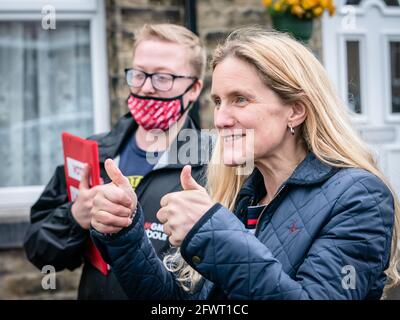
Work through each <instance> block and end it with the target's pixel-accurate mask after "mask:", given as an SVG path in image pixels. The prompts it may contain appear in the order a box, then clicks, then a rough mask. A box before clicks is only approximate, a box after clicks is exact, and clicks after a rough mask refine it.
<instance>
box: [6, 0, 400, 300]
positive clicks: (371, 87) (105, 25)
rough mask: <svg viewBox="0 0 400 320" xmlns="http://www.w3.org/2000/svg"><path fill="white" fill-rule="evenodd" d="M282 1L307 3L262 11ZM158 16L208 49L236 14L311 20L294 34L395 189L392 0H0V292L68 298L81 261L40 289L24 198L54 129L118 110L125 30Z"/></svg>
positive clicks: (123, 90) (398, 43)
mask: <svg viewBox="0 0 400 320" xmlns="http://www.w3.org/2000/svg"><path fill="white" fill-rule="evenodd" d="M285 5H286V6H287V5H290V6H292V10H290V13H289V15H291V16H292V17H293V16H296V15H300V14H301V12H302V11H301V10H303V11H305V10H306V11H307V10H308V12H312V14H310V15H308V16H307V17H308V19H306V20H308V22H307V24H302V25H300V26H297V25H293V24H292V22H289V23H286V25H285V26H286V27H285V26H282V22H280V23H279V24H278V22H277V21H275V18H274V19H273V18H272V17H273V14H272V13H273V11H275V12H279V11H280V9H281V8H282V6H285ZM295 5H297V6H298V7H295ZM312 8H314V9H313V10H309V9H312ZM325 9H326V10H325ZM52 17H55V20H54V21H52V20H51V19H47V18H52ZM289 18H290V17H289ZM53 22H55V24H53ZM164 22H169V23H176V24H181V25H185V26H187V27H188V28H189V29H191V30H192V31H194V32H196V33H197V34H199V36H200V37H201V38H202V40H203V41H204V44H205V45H206V47H207V50H208V56H210V55H211V53H212V51H213V49H214V48H215V46H216V45H217V43H218V42H219V41H221V40H222V39H224V37H225V36H226V35H227V34H228V33H229V32H230V31H232V30H234V29H236V28H238V27H241V26H246V25H255V24H256V25H260V26H263V27H265V28H266V29H270V28H272V26H274V27H275V28H278V27H279V28H283V30H286V31H293V32H294V31H296V30H297V31H306V30H309V32H308V33H309V34H308V35H306V36H305V35H304V34H302V35H298V36H299V37H300V39H302V40H303V41H305V43H306V45H307V46H308V47H309V48H310V49H311V50H312V51H313V53H314V54H315V56H316V57H317V58H318V59H319V60H320V61H321V62H322V63H323V65H324V66H325V68H326V69H327V71H328V73H329V75H330V77H331V79H332V81H333V82H334V84H335V86H336V88H337V90H338V91H339V93H340V96H341V97H342V99H343V100H344V101H346V102H347V105H348V107H349V109H350V110H351V111H353V112H354V115H353V121H354V125H355V126H356V127H357V129H358V130H359V132H360V134H361V135H362V137H363V139H364V140H365V141H367V142H368V143H369V144H370V145H371V146H372V147H373V148H374V150H375V152H376V154H377V157H378V158H379V162H380V166H381V168H382V169H383V170H384V172H385V173H386V175H387V176H388V177H389V179H390V180H391V182H392V183H393V185H394V186H395V188H396V189H397V191H398V192H400V3H399V0H362V1H361V0H349V1H344V0H335V1H332V0H321V1H320V0H278V2H277V1H276V0H274V1H272V0H269V1H262V0H198V1H195V0H186V1H185V0H81V1H79V0H54V1H50V0H47V1H36V0H29V1H28V0H0V299H75V298H76V287H77V284H78V282H79V277H80V269H78V270H74V271H73V272H71V271H63V272H61V273H59V274H57V289H56V290H48V291H47V290H44V289H43V288H42V285H41V280H42V278H43V276H44V274H42V273H41V272H40V270H37V269H35V268H34V267H33V266H32V265H30V263H29V262H28V261H27V260H26V258H25V254H24V252H23V250H22V240H23V236H24V233H25V230H26V227H27V224H28V221H29V207H30V206H31V205H32V204H33V202H34V201H35V200H36V199H37V198H38V196H39V194H40V193H41V191H42V190H43V188H44V185H45V184H46V183H47V181H48V180H49V179H50V177H51V175H52V173H53V171H54V169H55V167H56V166H57V165H58V164H61V163H62V161H63V160H62V149H61V138H60V135H61V132H62V131H68V132H71V133H73V134H76V135H79V136H81V137H86V136H89V135H91V134H93V133H99V132H104V131H107V130H109V129H110V127H111V126H112V124H114V123H115V121H116V120H117V119H118V118H119V117H120V116H122V115H123V114H125V113H126V112H127V111H128V109H127V107H126V104H125V100H126V98H127V96H128V92H129V90H128V88H127V86H126V85H125V80H124V68H128V67H130V66H131V63H132V61H131V59H132V44H133V30H134V29H135V28H138V27H140V26H142V25H143V24H144V23H164ZM291 24H292V25H291ZM285 28H286V29H285ZM291 28H292V29H291ZM308 37H309V39H308ZM210 82H211V74H210V71H209V70H208V72H207V76H206V79H205V90H204V92H203V94H202V96H201V98H200V101H199V103H198V104H197V105H196V107H195V108H194V109H193V110H192V111H191V112H192V116H193V117H194V118H195V119H196V120H197V121H198V122H199V123H200V124H201V126H202V127H203V128H212V127H213V111H212V108H211V103H210V101H209V97H208V94H209V88H210ZM390 297H391V298H400V294H399V293H398V292H397V293H396V292H393V293H392V295H391V296H390Z"/></svg>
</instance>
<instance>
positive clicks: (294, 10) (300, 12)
mask: <svg viewBox="0 0 400 320" xmlns="http://www.w3.org/2000/svg"><path fill="white" fill-rule="evenodd" d="M291 12H292V14H294V15H296V16H298V17H301V16H303V14H304V9H303V8H302V7H300V6H299V5H296V6H293V7H292V10H291Z"/></svg>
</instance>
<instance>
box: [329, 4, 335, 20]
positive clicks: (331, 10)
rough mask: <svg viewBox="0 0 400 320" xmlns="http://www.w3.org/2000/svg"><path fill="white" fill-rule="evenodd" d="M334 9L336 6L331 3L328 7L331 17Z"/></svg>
mask: <svg viewBox="0 0 400 320" xmlns="http://www.w3.org/2000/svg"><path fill="white" fill-rule="evenodd" d="M335 11H336V7H335V6H334V5H333V4H332V5H331V6H330V7H328V12H329V15H330V16H331V17H332V16H333V15H334V14H335Z"/></svg>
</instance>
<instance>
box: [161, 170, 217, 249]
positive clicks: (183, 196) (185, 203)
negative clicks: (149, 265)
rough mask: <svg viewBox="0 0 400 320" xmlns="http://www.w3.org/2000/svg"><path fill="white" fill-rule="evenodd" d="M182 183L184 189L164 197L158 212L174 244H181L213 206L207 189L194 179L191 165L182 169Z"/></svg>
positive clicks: (165, 230) (170, 240)
mask: <svg viewBox="0 0 400 320" xmlns="http://www.w3.org/2000/svg"><path fill="white" fill-rule="evenodd" d="M181 184H182V188H183V191H180V192H173V193H169V194H167V195H165V196H164V197H162V198H161V202H160V204H161V209H160V210H159V211H158V212H157V219H158V220H160V222H161V223H162V224H163V227H164V232H165V233H166V234H167V235H169V242H170V243H171V245H173V246H180V245H181V244H182V241H183V239H184V238H185V237H186V235H187V234H188V232H189V231H190V230H191V229H192V227H193V226H194V225H195V223H196V222H197V221H199V219H200V218H201V217H202V216H203V215H204V214H205V213H206V212H207V211H208V210H209V209H210V208H211V207H212V206H213V202H212V201H211V198H210V196H209V195H208V193H207V191H206V189H205V188H203V187H202V186H201V185H199V184H198V183H197V182H196V181H195V180H194V179H193V177H192V174H191V166H189V165H187V166H185V167H184V168H183V169H182V172H181Z"/></svg>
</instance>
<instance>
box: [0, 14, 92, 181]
mask: <svg viewBox="0 0 400 320" xmlns="http://www.w3.org/2000/svg"><path fill="white" fill-rule="evenodd" d="M0 78H1V81H0V141H1V144H0V159H1V160H0V165H1V168H2V170H0V187H8V186H29V185H43V184H46V183H47V181H48V180H49V179H50V176H51V174H52V173H53V171H54V169H55V167H56V165H58V164H61V163H62V162H63V158H62V149H61V132H62V131H68V132H71V133H74V134H77V135H79V136H82V137H83V136H87V135H89V134H90V133H91V132H92V131H93V120H92V117H93V114H92V109H93V108H92V84H91V66H90V38H89V22H79V21H78V22H59V21H57V25H56V29H55V30H52V29H50V30H44V29H42V26H41V22H40V21H37V22H36V21H35V22H0ZM4 168H7V169H6V170H4Z"/></svg>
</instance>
